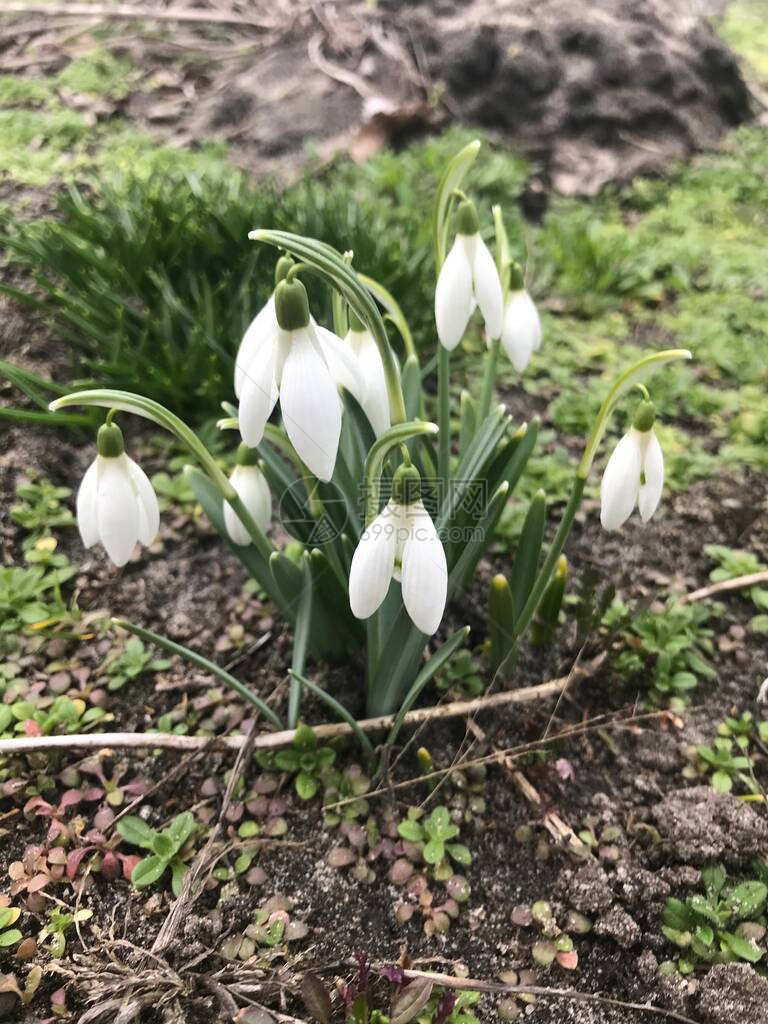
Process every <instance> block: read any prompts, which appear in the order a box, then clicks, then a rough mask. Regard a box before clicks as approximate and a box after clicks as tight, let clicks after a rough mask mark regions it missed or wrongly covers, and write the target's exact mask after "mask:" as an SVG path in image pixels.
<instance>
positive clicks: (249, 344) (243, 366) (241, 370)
mask: <svg viewBox="0 0 768 1024" xmlns="http://www.w3.org/2000/svg"><path fill="white" fill-rule="evenodd" d="M292 266H293V260H292V259H291V257H290V256H281V257H280V259H279V260H278V261H277V263H276V265H275V288H277V286H278V284H279V283H280V282H281V281H282V280H284V279H285V276H286V274H287V273H288V271H289V270H290V269H291V267H292ZM276 330H277V314H276V313H275V293H274V292H273V293H272V294H271V295H270V297H269V298H268V299H267V301H266V303H265V304H264V305H263V306H262V307H261V309H260V310H259V312H258V313H257V314H256V316H255V317H254V318H253V320H251V322H250V324H249V325H248V328H247V329H246V332H245V334H244V335H243V338H242V341H241V342H240V347H239V348H238V350H237V356H236V357H235V396H236V397H237V398H239V397H240V393H241V392H242V390H243V384H244V383H245V378H246V373H247V370H248V366H249V365H250V363H252V362H253V360H254V358H255V357H256V356H257V355H258V353H259V351H260V349H261V348H262V346H263V345H264V344H265V343H268V342H269V339H270V337H272V336H273V335H274V333H275V331H276Z"/></svg>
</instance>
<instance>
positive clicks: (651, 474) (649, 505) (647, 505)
mask: <svg viewBox="0 0 768 1024" xmlns="http://www.w3.org/2000/svg"><path fill="white" fill-rule="evenodd" d="M642 473H643V476H644V478H645V481H644V482H643V483H641V484H640V493H639V494H638V497H637V507H638V508H639V509H640V518H641V519H642V520H643V522H644V523H647V522H648V520H649V519H650V518H651V516H652V515H653V513H654V512H655V511H656V509H657V508H658V507H659V502H660V501H661V492H662V491H663V490H664V453H663V452H662V450H661V445H660V444H659V439H658V438H657V437H656V434H655V433H654V431H653V430H649V431H648V436H647V439H646V442H645V447H644V451H643V464H642Z"/></svg>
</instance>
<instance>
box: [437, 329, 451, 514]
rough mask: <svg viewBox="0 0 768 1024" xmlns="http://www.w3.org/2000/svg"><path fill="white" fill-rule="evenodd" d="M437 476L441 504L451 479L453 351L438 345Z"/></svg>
mask: <svg viewBox="0 0 768 1024" xmlns="http://www.w3.org/2000/svg"><path fill="white" fill-rule="evenodd" d="M437 426H438V430H439V433H438V436H437V476H438V496H439V499H440V502H441V504H442V503H443V502H444V501H446V500H447V496H448V487H449V484H450V479H451V353H450V352H449V351H448V349H447V348H445V346H444V345H441V344H440V343H439V342H438V345H437Z"/></svg>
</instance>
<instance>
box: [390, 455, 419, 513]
mask: <svg viewBox="0 0 768 1024" xmlns="http://www.w3.org/2000/svg"><path fill="white" fill-rule="evenodd" d="M392 500H393V501H394V502H395V504H396V505H414V504H415V503H416V502H417V501H420V500H421V475H420V474H419V471H418V469H416V467H415V466H410V465H406V464H405V463H403V465H402V466H398V467H397V469H396V470H395V472H394V475H393V477H392Z"/></svg>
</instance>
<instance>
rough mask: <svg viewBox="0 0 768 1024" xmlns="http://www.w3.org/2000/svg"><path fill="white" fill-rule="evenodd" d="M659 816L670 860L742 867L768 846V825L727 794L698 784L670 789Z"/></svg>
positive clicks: (660, 807)
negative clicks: (719, 863) (710, 862)
mask: <svg viewBox="0 0 768 1024" xmlns="http://www.w3.org/2000/svg"><path fill="white" fill-rule="evenodd" d="M653 816H654V820H655V822H656V825H657V826H658V829H659V832H660V833H661V835H662V837H663V838H664V840H665V845H666V851H667V855H668V856H669V858H670V860H673V861H677V862H679V863H682V864H695V865H697V866H701V865H703V864H706V863H708V862H709V861H714V860H717V861H723V862H724V863H725V864H726V866H728V867H732V868H737V867H739V866H741V865H743V864H745V863H747V862H748V861H749V860H750V859H751V858H752V857H756V856H757V855H758V854H760V853H764V852H765V850H766V848H768V824H767V823H766V822H765V820H764V819H763V818H761V817H759V816H758V814H757V813H756V812H755V811H754V810H752V808H751V807H750V806H749V805H748V804H745V803H743V802H742V801H740V800H737V799H736V798H735V797H733V796H731V795H730V794H728V793H715V792H714V791H713V790H712V789H711V787H709V786H694V787H693V789H679V790H674V791H673V792H672V793H669V794H668V795H667V796H665V797H664V799H663V800H662V801H661V803H660V804H659V805H658V806H657V807H656V808H655V809H654V812H653Z"/></svg>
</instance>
